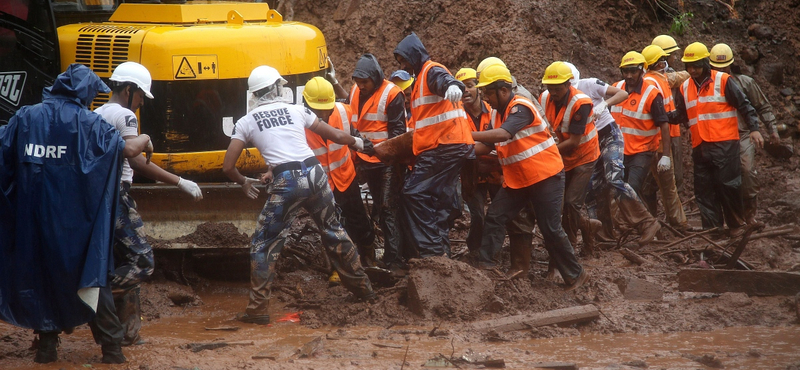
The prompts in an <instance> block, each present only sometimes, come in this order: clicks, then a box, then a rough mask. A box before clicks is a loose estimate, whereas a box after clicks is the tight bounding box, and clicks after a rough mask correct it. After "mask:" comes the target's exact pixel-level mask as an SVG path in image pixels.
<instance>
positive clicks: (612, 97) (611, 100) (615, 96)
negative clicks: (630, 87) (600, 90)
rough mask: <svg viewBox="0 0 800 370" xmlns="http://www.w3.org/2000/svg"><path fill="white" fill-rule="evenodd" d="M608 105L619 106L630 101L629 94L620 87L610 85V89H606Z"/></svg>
mask: <svg viewBox="0 0 800 370" xmlns="http://www.w3.org/2000/svg"><path fill="white" fill-rule="evenodd" d="M605 98H606V99H605V100H604V101H605V102H606V105H608V106H611V105H617V104H619V103H622V102H624V101H625V99H628V92H627V91H625V90H622V89H620V88H619V87H616V86H612V85H608V89H606V96H605Z"/></svg>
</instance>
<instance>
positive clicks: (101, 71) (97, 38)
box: [75, 25, 140, 109]
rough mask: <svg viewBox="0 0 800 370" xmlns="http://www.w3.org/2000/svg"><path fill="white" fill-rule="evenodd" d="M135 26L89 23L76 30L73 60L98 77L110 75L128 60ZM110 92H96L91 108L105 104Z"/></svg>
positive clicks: (136, 30) (135, 29) (137, 29)
mask: <svg viewBox="0 0 800 370" xmlns="http://www.w3.org/2000/svg"><path fill="white" fill-rule="evenodd" d="M139 31H140V29H139V28H137V27H121V26H109V25H89V26H85V27H81V28H80V29H79V30H78V32H79V35H78V44H77V47H76V50H75V62H76V63H81V64H83V65H86V66H88V67H89V68H91V69H92V70H93V71H94V72H95V73H97V75H98V76H100V77H106V78H107V77H110V76H111V72H113V71H114V68H116V67H117V66H118V65H120V64H122V63H124V62H127V61H128V49H129V47H130V43H131V35H133V34H135V33H137V32H139ZM109 98H110V94H98V95H97V98H95V100H94V102H93V103H92V109H95V108H97V107H99V106H101V105H103V104H105V103H106V102H107V101H108V99H109Z"/></svg>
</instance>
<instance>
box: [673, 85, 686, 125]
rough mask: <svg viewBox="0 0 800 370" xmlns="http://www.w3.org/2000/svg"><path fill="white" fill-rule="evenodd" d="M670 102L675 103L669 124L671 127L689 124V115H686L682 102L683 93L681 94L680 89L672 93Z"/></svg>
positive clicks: (684, 105) (684, 104)
mask: <svg viewBox="0 0 800 370" xmlns="http://www.w3.org/2000/svg"><path fill="white" fill-rule="evenodd" d="M672 101H674V102H675V114H674V115H673V117H672V120H670V121H669V123H670V124H671V125H679V124H681V123H685V122H689V114H688V113H686V102H685V101H683V93H681V90H680V89H677V90H674V91H672Z"/></svg>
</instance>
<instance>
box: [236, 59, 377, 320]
mask: <svg viewBox="0 0 800 370" xmlns="http://www.w3.org/2000/svg"><path fill="white" fill-rule="evenodd" d="M285 83H286V80H284V79H283V78H282V77H281V75H280V73H278V71H277V70H276V69H275V68H272V67H269V66H258V67H256V68H255V69H253V71H252V72H251V73H250V77H249V78H248V80H247V84H248V86H249V90H250V91H251V93H252V97H250V99H252V100H255V104H254V107H253V108H252V109H251V111H250V112H248V113H247V115H245V116H244V117H242V118H240V119H239V120H238V121H237V122H236V124H235V125H234V130H233V134H232V136H231V143H230V145H229V146H228V150H227V152H226V153H225V159H224V161H223V165H222V170H223V172H224V173H225V175H227V176H228V177H229V178H230V179H231V180H233V181H235V182H236V183H238V184H240V185H242V191H243V192H244V193H245V194H246V195H247V196H248V197H249V198H251V199H255V198H257V197H258V194H259V193H260V190H259V189H258V188H256V185H257V184H258V183H259V182H262V183H266V182H270V185H269V187H268V189H267V191H268V196H267V202H266V204H265V205H264V209H263V210H262V211H261V214H260V215H259V217H258V226H257V227H256V231H255V233H254V234H253V240H252V244H251V246H250V266H251V267H250V300H249V303H248V305H247V309H246V310H245V312H244V314H240V315H238V316H237V319H238V320H239V321H242V322H246V323H254V324H260V325H266V324H269V312H268V308H269V296H270V288H271V286H272V281H273V279H274V278H275V261H276V259H277V258H278V256H280V253H281V250H282V249H283V245H284V243H285V242H286V235H287V234H286V229H287V228H289V227H291V224H292V222H293V221H294V218H295V216H296V215H297V212H298V211H299V209H300V207H302V208H304V209H306V210H307V211H308V213H309V215H311V217H312V218H313V219H314V222H315V223H316V224H317V227H318V228H319V230H320V232H321V239H322V244H323V245H324V247H325V250H326V252H327V253H328V255H329V257H330V260H331V264H332V265H333V268H334V269H335V270H336V272H337V273H338V274H339V277H340V278H341V280H342V284H343V285H344V286H345V287H346V288H347V289H348V290H350V291H351V292H352V293H353V294H354V295H355V296H356V297H357V298H359V299H362V300H366V301H373V300H374V299H375V293H374V292H373V291H372V285H371V284H370V281H369V278H368V277H367V275H366V274H365V273H364V268H363V267H362V266H361V261H359V256H358V250H357V249H356V248H355V246H354V245H353V242H352V241H351V240H350V238H349V237H348V236H347V233H346V232H345V231H344V229H343V228H342V225H341V223H340V222H339V215H338V212H336V205H335V203H334V199H333V194H332V192H331V188H330V186H329V185H328V176H327V175H326V174H325V170H324V169H322V166H321V165H320V163H319V161H318V160H317V158H316V157H315V156H314V153H313V152H312V151H311V149H310V148H309V147H308V143H307V142H306V137H305V129H306V128H307V129H309V130H311V131H313V132H314V133H317V134H319V135H320V136H321V137H322V138H324V139H326V140H331V141H333V142H334V143H337V144H343V145H348V146H350V147H351V148H354V149H356V150H363V149H364V145H365V144H364V140H363V139H362V138H360V137H353V136H350V134H348V133H346V132H344V131H341V130H337V129H334V128H332V127H330V126H329V125H328V124H326V123H324V122H320V120H319V119H318V118H317V116H315V115H314V113H312V112H311V111H310V110H308V109H306V108H303V107H300V106H297V105H291V104H287V103H284V102H283V97H281V91H282V89H283V85H284V84H285ZM247 145H252V146H254V147H255V148H256V149H258V151H259V152H260V153H261V156H262V157H263V158H264V161H265V162H266V163H267V165H268V166H269V168H270V172H268V173H266V174H265V175H264V176H263V177H262V178H261V179H260V180H261V181H259V180H256V179H253V178H249V177H245V176H243V175H242V174H241V173H240V172H239V170H238V169H237V168H236V161H237V160H238V159H239V156H240V155H241V153H242V150H243V149H244V148H245V147H247Z"/></svg>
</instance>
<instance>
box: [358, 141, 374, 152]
mask: <svg viewBox="0 0 800 370" xmlns="http://www.w3.org/2000/svg"><path fill="white" fill-rule="evenodd" d="M361 140H363V141H364V149H361V153H364V154H366V155H375V145H373V144H372V141H371V140H370V139H366V138H363V137H362V138H361Z"/></svg>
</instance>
